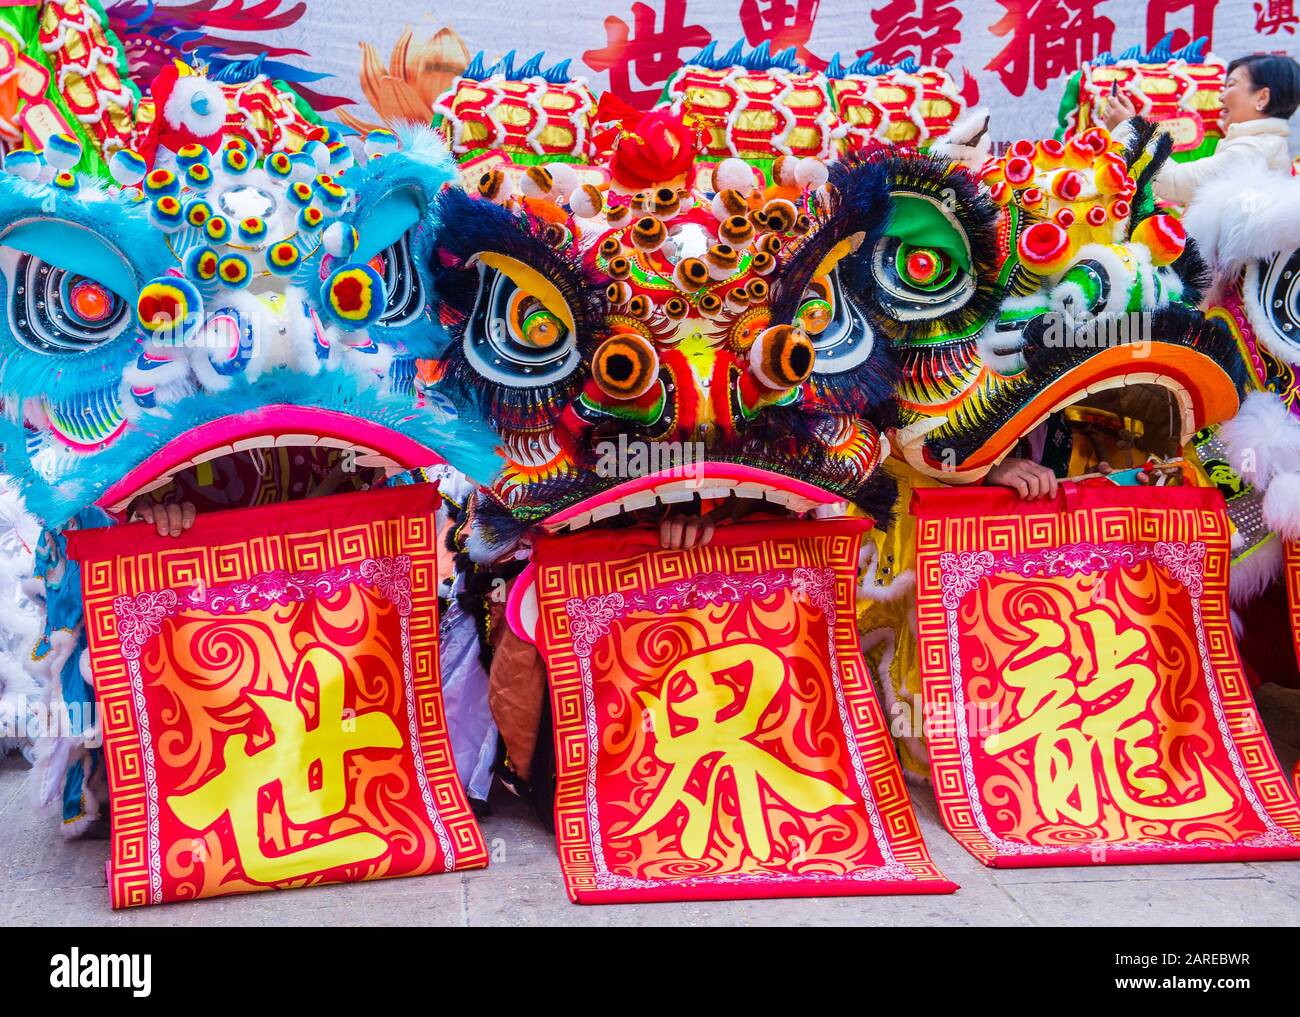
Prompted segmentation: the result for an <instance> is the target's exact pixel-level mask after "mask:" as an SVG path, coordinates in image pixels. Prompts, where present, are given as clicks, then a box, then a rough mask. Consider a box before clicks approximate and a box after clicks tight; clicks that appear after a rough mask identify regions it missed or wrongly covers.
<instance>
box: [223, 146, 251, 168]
mask: <svg viewBox="0 0 1300 1017" xmlns="http://www.w3.org/2000/svg"><path fill="white" fill-rule="evenodd" d="M221 165H222V168H223V169H225V171H226V172H227V173H231V174H234V175H236V176H238V175H239V174H242V173H247V172H248V170H249V167H251V166H252V165H253V160H252V159H251V158H250V157H249V154H248V152H247V151H246V150H245V149H243V148H241V147H239V146H238V145H230V144H228V145H226V147H225V148H224V149H223V150H222V152H221Z"/></svg>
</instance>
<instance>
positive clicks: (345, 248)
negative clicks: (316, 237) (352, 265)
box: [321, 222, 361, 260]
mask: <svg viewBox="0 0 1300 1017" xmlns="http://www.w3.org/2000/svg"><path fill="white" fill-rule="evenodd" d="M321 243H322V244H324V245H325V250H326V252H327V253H329V254H331V255H333V256H334V257H335V258H340V259H343V260H346V259H348V258H350V257H352V254H353V252H354V251H355V250H356V249H357V245H358V244H360V243H361V237H360V235H359V234H358V233H357V231H356V227H354V226H353V225H352V224H351V223H346V222H334V223H330V224H329V226H327V227H326V228H325V233H324V235H323V236H322V237H321Z"/></svg>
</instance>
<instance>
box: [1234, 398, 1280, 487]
mask: <svg viewBox="0 0 1300 1017" xmlns="http://www.w3.org/2000/svg"><path fill="white" fill-rule="evenodd" d="M1220 434H1221V436H1222V438H1223V441H1224V443H1225V444H1226V445H1227V447H1228V462H1229V463H1230V464H1231V465H1232V468H1233V469H1234V470H1236V471H1237V473H1239V474H1240V475H1241V476H1242V477H1243V478H1244V479H1245V480H1247V481H1249V482H1250V483H1252V484H1254V485H1255V486H1256V487H1259V488H1267V487H1268V485H1269V484H1270V483H1271V482H1272V480H1273V477H1274V476H1275V475H1276V474H1278V473H1297V472H1300V420H1297V419H1296V417H1295V416H1294V415H1293V414H1292V413H1291V411H1290V410H1288V409H1287V408H1286V406H1284V405H1283V404H1282V401H1281V400H1280V399H1278V398H1277V396H1275V395H1273V393H1271V392H1252V393H1250V395H1248V396H1246V398H1245V399H1243V400H1242V402H1241V409H1240V410H1238V411H1237V415H1236V416H1235V417H1233V418H1232V419H1231V420H1229V421H1228V422H1227V423H1226V424H1224V425H1223V428H1222V430H1221V432H1220Z"/></svg>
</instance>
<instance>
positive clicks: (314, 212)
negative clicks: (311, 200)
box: [298, 205, 325, 233]
mask: <svg viewBox="0 0 1300 1017" xmlns="http://www.w3.org/2000/svg"><path fill="white" fill-rule="evenodd" d="M324 221H325V213H324V212H322V211H321V210H320V209H319V208H317V207H316V206H315V205H308V206H307V207H306V208H304V209H303V210H302V211H301V212H299V213H298V229H300V230H302V231H304V232H307V233H311V232H314V231H315V230H318V229H320V225H321V223H322V222H324Z"/></svg>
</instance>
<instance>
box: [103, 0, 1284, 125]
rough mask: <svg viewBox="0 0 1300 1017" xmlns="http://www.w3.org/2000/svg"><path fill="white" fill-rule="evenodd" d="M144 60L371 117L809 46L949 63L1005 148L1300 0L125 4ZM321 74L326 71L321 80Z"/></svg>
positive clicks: (1271, 48) (1259, 30)
mask: <svg viewBox="0 0 1300 1017" xmlns="http://www.w3.org/2000/svg"><path fill="white" fill-rule="evenodd" d="M108 10H109V14H110V17H111V18H112V20H113V23H114V26H115V27H116V28H117V30H118V31H119V33H120V34H122V35H123V36H125V37H127V39H128V42H129V44H130V49H131V53H132V59H133V62H135V61H140V62H156V61H158V60H160V59H163V58H166V57H167V56H169V55H171V54H173V53H175V54H182V53H184V54H188V55H195V54H197V55H200V56H203V55H206V56H208V57H209V58H210V59H212V61H213V62H214V63H219V62H220V60H221V58H222V56H235V57H247V56H248V55H250V54H265V59H266V60H267V62H268V70H272V71H273V72H275V73H279V74H281V76H284V77H287V78H289V79H290V80H295V81H296V82H297V83H298V85H299V87H300V88H302V89H303V90H304V91H305V92H307V93H308V94H309V97H310V98H311V99H312V100H313V102H315V103H316V104H317V105H319V106H324V107H326V108H327V109H328V110H329V111H330V115H331V116H332V117H337V118H338V119H341V120H343V121H345V122H348V123H351V124H353V125H354V126H358V127H360V126H364V125H366V124H377V123H379V122H380V121H382V120H387V119H396V118H410V117H413V116H414V117H420V116H425V115H427V113H428V112H429V110H430V109H431V107H432V102H433V99H434V98H435V97H436V96H437V94H438V93H439V92H440V91H441V90H442V89H444V88H445V87H447V85H448V84H449V83H450V82H451V80H452V78H453V77H454V76H455V75H456V74H457V73H458V72H459V71H461V70H462V69H464V67H465V66H466V64H467V63H468V61H469V60H470V58H471V57H472V55H473V54H474V53H476V52H478V51H479V50H482V51H483V52H484V56H485V59H486V61H487V64H488V65H489V66H490V65H491V64H492V63H493V62H494V61H496V60H497V59H498V58H500V57H501V56H503V55H504V54H506V53H507V52H509V51H512V50H513V51H514V52H515V54H516V59H515V66H519V65H520V64H522V63H524V62H525V61H526V60H527V59H528V58H529V57H531V56H532V55H533V54H535V53H537V52H539V51H544V52H545V54H546V58H545V61H544V66H550V65H551V64H553V63H556V62H559V61H562V60H565V59H568V60H571V63H570V65H569V70H570V73H571V74H573V75H574V76H582V77H586V78H587V79H588V80H589V81H590V83H591V85H592V87H593V88H595V89H596V90H597V91H604V90H606V89H612V90H613V91H614V92H616V93H617V94H619V95H620V96H621V97H622V98H624V99H626V100H627V101H629V102H631V103H632V104H633V105H636V106H639V107H642V108H646V107H648V106H649V105H651V104H652V103H653V101H654V100H655V99H656V98H657V97H658V95H659V93H660V91H661V90H662V88H663V85H664V82H665V81H666V80H667V79H668V77H669V76H670V75H671V74H672V73H673V72H674V71H675V70H676V69H677V68H678V67H680V66H681V65H682V63H683V62H684V61H685V60H686V59H687V58H689V57H690V56H691V55H692V54H694V53H695V52H697V51H698V50H699V49H700V48H701V47H703V46H704V45H706V44H707V43H708V42H710V41H711V40H716V41H717V43H718V49H719V52H722V51H724V50H726V49H728V48H730V47H731V45H732V44H733V43H734V42H736V41H738V40H743V42H744V43H745V45H746V47H747V48H749V47H753V46H757V45H759V44H761V43H763V42H767V43H769V44H770V45H771V47H772V49H773V51H777V50H780V49H784V48H785V47H787V46H796V47H798V51H799V55H800V57H801V58H802V59H803V61H804V62H805V63H806V64H808V65H810V66H812V67H817V68H820V67H824V66H826V64H827V63H828V62H829V61H830V60H831V59H832V58H833V56H834V55H835V54H836V53H838V54H839V55H840V59H841V61H842V63H844V64H845V65H847V64H849V63H851V62H852V61H853V60H854V59H856V58H857V57H858V56H860V55H861V54H862V53H864V52H866V51H870V52H871V53H872V57H873V60H875V61H878V62H881V63H887V64H894V63H899V62H901V61H903V60H905V59H907V58H909V57H910V58H912V59H914V60H916V61H918V62H919V63H922V64H938V65H939V66H942V67H946V68H947V69H948V70H949V71H950V72H952V73H953V74H954V76H955V77H956V79H957V80H958V81H959V82H962V83H964V88H963V92H964V94H965V95H966V97H967V98H968V99H974V98H976V97H978V101H979V102H980V103H983V104H985V105H987V106H989V107H990V109H991V110H992V113H993V120H992V130H993V135H994V138H995V139H996V140H1000V141H1008V140H1013V139H1015V138H1019V137H1027V136H1028V137H1043V136H1047V135H1050V134H1051V132H1052V131H1053V130H1055V126H1056V110H1057V106H1058V104H1059V102H1060V99H1061V95H1062V92H1063V90H1064V87H1065V79H1066V78H1067V77H1068V75H1069V74H1070V72H1071V71H1073V70H1075V69H1076V68H1077V67H1078V66H1079V64H1080V63H1081V62H1083V61H1086V60H1090V59H1092V58H1093V57H1095V56H1097V55H1098V54H1101V53H1104V52H1107V51H1109V52H1113V53H1120V52H1122V51H1124V50H1127V49H1129V48H1130V47H1133V46H1138V47H1141V48H1142V49H1143V50H1148V49H1150V48H1151V47H1153V46H1154V45H1156V44H1157V43H1158V42H1159V41H1160V40H1161V39H1162V38H1164V37H1165V36H1166V35H1167V34H1168V33H1170V32H1172V33H1173V38H1172V40H1171V45H1172V48H1173V49H1175V50H1176V49H1178V48H1180V47H1182V46H1185V45H1186V44H1187V43H1188V42H1190V41H1191V40H1192V39H1195V38H1198V37H1203V36H1204V37H1208V38H1209V40H1210V48H1211V50H1212V52H1214V53H1215V54H1217V55H1218V56H1220V57H1222V58H1223V59H1225V60H1229V59H1231V58H1233V57H1236V56H1240V55H1244V54H1247V53H1253V52H1259V51H1264V52H1284V53H1291V54H1292V55H1295V54H1296V53H1297V52H1300V34H1297V32H1298V29H1300V16H1298V15H1297V13H1296V8H1295V0H562V2H557V0H531V2H523V0H453V2H448V3H440V4H438V5H437V6H435V7H434V8H433V9H432V10H429V11H423V10H421V9H420V8H419V7H417V6H415V5H412V4H410V3H404V2H400V0H306V2H304V0H298V2H284V0H280V2H277V0H224V2H215V0H183V2H180V3H155V4H151V3H146V2H144V0H131V2H126V3H121V2H119V3H109V4H108ZM318 75H319V77H318Z"/></svg>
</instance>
